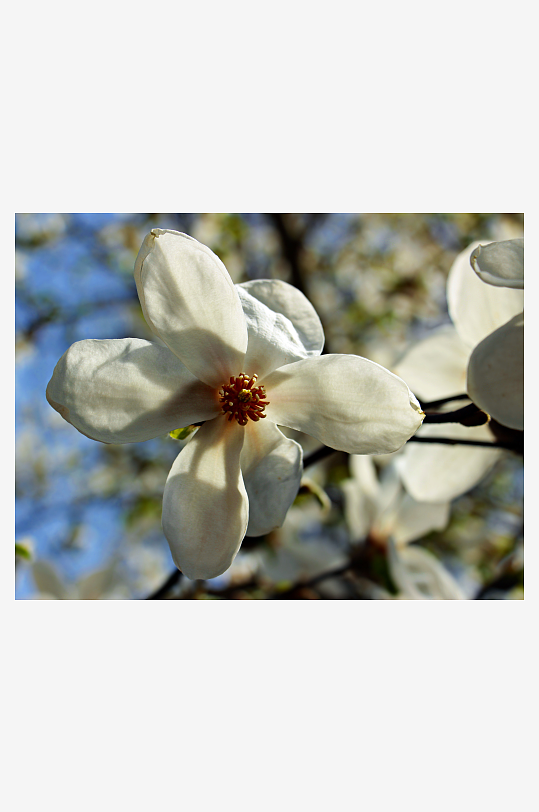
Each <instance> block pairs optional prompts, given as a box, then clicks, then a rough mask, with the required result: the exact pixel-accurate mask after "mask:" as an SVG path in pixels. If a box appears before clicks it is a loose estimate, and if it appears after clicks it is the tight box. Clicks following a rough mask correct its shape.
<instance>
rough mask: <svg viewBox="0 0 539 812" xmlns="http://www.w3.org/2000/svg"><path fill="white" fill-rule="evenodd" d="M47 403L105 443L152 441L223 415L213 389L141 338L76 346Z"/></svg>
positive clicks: (56, 376)
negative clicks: (173, 430) (162, 435)
mask: <svg viewBox="0 0 539 812" xmlns="http://www.w3.org/2000/svg"><path fill="white" fill-rule="evenodd" d="M47 400H48V401H49V403H50V404H51V406H52V407H53V408H54V409H56V411H57V412H59V413H60V414H61V415H62V417H63V418H64V419H65V420H67V421H68V423H71V424H72V425H73V426H75V428H76V429H78V431H80V432H81V434H85V435H86V436H87V437H91V438H92V439H93V440H100V441H101V442H102V443H134V442H140V441H142V440H149V439H151V438H152V437H158V436H159V435H161V434H166V433H167V432H169V431H171V430H172V429H177V428H179V427H180V426H188V425H190V424H191V423H198V422H200V421H202V420H209V419H211V418H212V417H215V415H216V414H218V413H219V405H218V402H217V395H216V393H215V391H214V390H213V389H210V387H208V386H206V384H204V383H202V382H201V381H199V380H198V379H197V378H195V377H194V375H192V374H191V372H189V370H188V369H186V367H185V366H184V365H183V364H182V362H181V361H180V360H179V359H178V358H177V357H176V356H175V355H174V354H173V353H172V352H170V350H169V349H167V347H163V346H161V345H160V344H154V343H153V342H150V341H144V340H142V339H139V338H122V339H109V340H98V339H88V340H85V341H78V342H77V343H76V344H73V345H72V346H71V347H70V348H69V349H68V350H67V352H65V353H64V355H63V356H62V357H61V358H60V360H59V361H58V363H57V364H56V367H55V369H54V373H53V376H52V378H51V380H50V382H49V385H48V387H47Z"/></svg>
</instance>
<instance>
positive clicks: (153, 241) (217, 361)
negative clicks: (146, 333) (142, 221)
mask: <svg viewBox="0 0 539 812" xmlns="http://www.w3.org/2000/svg"><path fill="white" fill-rule="evenodd" d="M135 281H136V284H137V291H138V295H139V298H140V303H141V305H142V310H143V313H144V317H145V319H146V321H147V322H148V324H149V326H150V327H151V328H152V330H153V331H154V333H156V335H158V336H159V337H160V338H161V339H162V340H163V341H164V342H165V344H167V346H169V347H170V349H171V350H172V351H173V352H174V353H175V354H176V355H177V356H178V358H180V359H181V360H182V361H183V363H184V364H185V366H186V367H187V368H188V369H190V370H191V372H192V373H193V375H196V377H197V378H199V379H200V380H201V381H204V383H207V384H208V385H209V386H214V387H218V386H220V385H221V384H222V383H223V382H224V381H228V379H229V377H230V376H231V375H239V374H240V372H242V371H243V366H242V364H243V358H244V355H245V350H246V349H247V326H246V324H245V318H244V316H243V311H242V309H241V304H240V300H239V297H238V294H237V292H236V289H235V287H234V284H233V282H232V280H231V278H230V276H229V274H228V271H227V270H226V268H225V266H224V265H223V263H222V262H221V260H220V259H219V257H217V256H216V255H215V254H214V253H213V251H211V250H210V249H209V248H207V247H206V246H205V245H202V243H199V242H198V241H197V240H194V239H192V237H188V236H187V235H186V234H180V233H179V232H177V231H167V230H165V229H161V228H154V229H153V230H152V231H151V232H150V233H149V234H148V235H147V237H146V239H145V240H144V243H143V244H142V248H141V249H140V251H139V254H138V257H137V260H136V263H135Z"/></svg>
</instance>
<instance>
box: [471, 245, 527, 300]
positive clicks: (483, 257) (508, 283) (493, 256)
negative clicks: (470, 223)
mask: <svg viewBox="0 0 539 812" xmlns="http://www.w3.org/2000/svg"><path fill="white" fill-rule="evenodd" d="M470 262H471V264H472V268H473V269H474V271H475V272H476V274H477V275H478V276H479V278H480V279H482V280H483V282H487V284H489V285H496V286H497V287H506V288H523V287H524V240H504V241H503V242H491V243H490V244H489V245H479V246H478V247H477V248H476V249H475V251H474V252H473V253H472V256H471V257H470Z"/></svg>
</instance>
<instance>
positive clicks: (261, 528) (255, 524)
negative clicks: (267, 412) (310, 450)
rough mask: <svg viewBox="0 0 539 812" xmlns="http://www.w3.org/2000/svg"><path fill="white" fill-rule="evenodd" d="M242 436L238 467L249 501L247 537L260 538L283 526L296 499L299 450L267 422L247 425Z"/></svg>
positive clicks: (300, 464)
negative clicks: (242, 441) (243, 440)
mask: <svg viewBox="0 0 539 812" xmlns="http://www.w3.org/2000/svg"><path fill="white" fill-rule="evenodd" d="M244 432H245V442H244V445H243V450H242V452H241V461H240V463H241V470H242V474H243V479H244V482H245V488H246V490H247V495H248V497H249V526H248V528H247V535H248V536H262V535H264V534H265V533H269V532H270V531H271V530H274V529H275V528H276V527H280V526H281V525H282V523H283V522H284V520H285V518H286V514H287V512H288V509H289V508H290V505H291V504H292V502H293V501H294V499H295V498H296V496H297V493H298V490H299V486H300V483H301V475H302V472H303V464H302V460H303V454H302V448H301V446H300V445H299V443H296V442H295V441H294V440H289V439H288V437H285V436H284V434H283V433H282V432H281V431H279V429H278V428H277V426H276V425H275V423H271V422H270V421H269V420H267V419H266V420H260V421H259V422H258V423H253V422H252V421H249V423H248V424H247V425H246V426H245V428H244Z"/></svg>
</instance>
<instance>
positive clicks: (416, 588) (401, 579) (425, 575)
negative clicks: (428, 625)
mask: <svg viewBox="0 0 539 812" xmlns="http://www.w3.org/2000/svg"><path fill="white" fill-rule="evenodd" d="M387 552H388V555H387V561H388V565H389V571H390V573H391V577H392V579H393V581H394V583H395V586H396V587H397V588H398V589H399V595H397V597H398V598H400V599H401V600H419V601H422V600H438V601H464V600H466V595H465V594H464V593H463V591H462V589H461V588H460V587H459V585H458V584H457V582H456V580H455V579H454V578H453V576H452V575H451V573H449V572H448V571H447V570H446V568H445V567H444V566H443V564H442V563H441V562H440V561H438V559H437V558H436V557H435V556H434V555H432V553H429V552H428V551H427V550H424V549H423V548H422V547H417V546H415V545H412V546H410V547H403V548H401V549H397V547H396V545H395V544H394V543H393V542H392V541H391V540H390V542H389V545H388V550H387Z"/></svg>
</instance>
